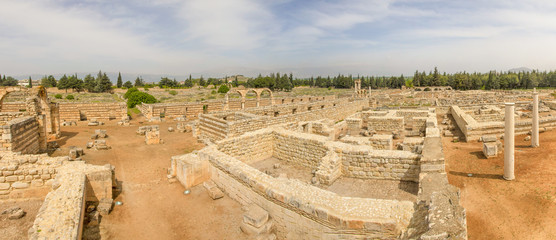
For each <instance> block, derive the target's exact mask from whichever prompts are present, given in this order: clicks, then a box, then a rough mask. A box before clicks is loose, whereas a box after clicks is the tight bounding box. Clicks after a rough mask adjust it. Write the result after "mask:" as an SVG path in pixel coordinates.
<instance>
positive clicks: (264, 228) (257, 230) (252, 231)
mask: <svg viewBox="0 0 556 240" xmlns="http://www.w3.org/2000/svg"><path fill="white" fill-rule="evenodd" d="M239 227H240V229H241V231H242V232H244V233H245V234H247V235H249V236H260V235H263V234H266V233H269V232H270V231H271V230H272V220H270V221H267V222H265V223H263V225H261V226H260V227H255V226H253V225H251V224H248V223H246V222H242V223H241V225H240V226H239Z"/></svg>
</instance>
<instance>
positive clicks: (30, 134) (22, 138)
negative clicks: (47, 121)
mask: <svg viewBox="0 0 556 240" xmlns="http://www.w3.org/2000/svg"><path fill="white" fill-rule="evenodd" d="M39 129H40V128H39V122H38V121H37V119H36V117H32V116H31V117H20V118H16V119H13V120H10V121H8V122H7V123H6V124H5V125H2V128H1V133H2V139H0V143H1V148H0V151H14V152H21V153H24V154H27V153H39V152H40V150H41V149H40V143H39V137H40V134H39Z"/></svg>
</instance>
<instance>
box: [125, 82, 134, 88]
mask: <svg viewBox="0 0 556 240" xmlns="http://www.w3.org/2000/svg"><path fill="white" fill-rule="evenodd" d="M123 86H124V87H125V88H127V89H130V88H132V87H133V84H132V83H131V82H130V81H126V82H125V83H124V85H123Z"/></svg>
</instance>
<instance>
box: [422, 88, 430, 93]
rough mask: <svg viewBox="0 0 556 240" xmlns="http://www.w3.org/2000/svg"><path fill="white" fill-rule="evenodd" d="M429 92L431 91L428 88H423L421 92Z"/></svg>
mask: <svg viewBox="0 0 556 240" xmlns="http://www.w3.org/2000/svg"><path fill="white" fill-rule="evenodd" d="M430 90H431V89H430V88H425V90H423V91H425V92H428V91H430Z"/></svg>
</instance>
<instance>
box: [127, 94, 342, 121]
mask: <svg viewBox="0 0 556 240" xmlns="http://www.w3.org/2000/svg"><path fill="white" fill-rule="evenodd" d="M334 99H336V96H333V95H331V96H322V97H320V96H319V97H314V96H302V97H295V98H275V99H274V104H275V105H280V104H290V103H307V102H311V101H325V100H334ZM270 105H271V99H270V98H264V97H263V98H261V99H260V102H259V107H264V106H270ZM224 107H225V102H224V101H223V100H211V101H203V102H184V103H154V104H142V105H141V106H138V109H139V110H140V111H141V113H143V115H145V116H146V117H147V118H149V119H150V118H152V117H160V116H164V117H165V118H168V119H173V118H176V117H180V116H186V118H187V119H197V118H198V116H199V114H201V113H213V112H218V111H223V110H224ZM256 107H257V99H246V100H245V108H246V109H247V108H256ZM228 110H241V99H239V98H230V99H229V101H228Z"/></svg>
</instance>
